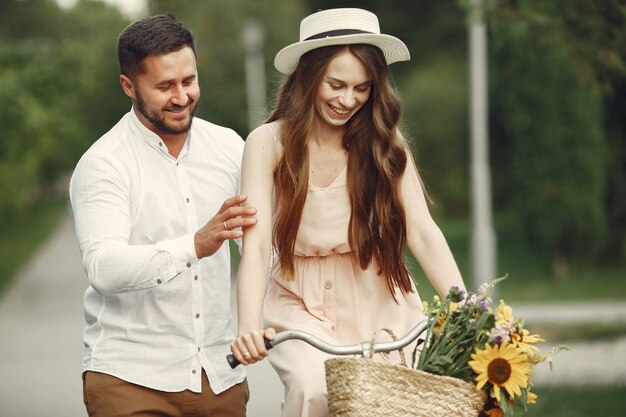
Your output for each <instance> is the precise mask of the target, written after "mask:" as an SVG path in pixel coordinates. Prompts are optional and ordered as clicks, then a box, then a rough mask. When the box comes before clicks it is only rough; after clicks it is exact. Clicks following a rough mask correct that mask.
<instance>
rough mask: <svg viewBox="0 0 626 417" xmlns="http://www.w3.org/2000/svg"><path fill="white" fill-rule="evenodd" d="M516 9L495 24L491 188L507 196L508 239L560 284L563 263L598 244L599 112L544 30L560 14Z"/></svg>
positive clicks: (565, 53) (602, 167)
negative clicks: (523, 246)
mask: <svg viewBox="0 0 626 417" xmlns="http://www.w3.org/2000/svg"><path fill="white" fill-rule="evenodd" d="M519 7H520V10H516V11H515V12H516V13H512V14H506V13H503V12H502V11H500V14H499V15H496V16H494V19H498V18H499V19H500V20H499V21H498V20H496V21H495V22H494V28H495V29H494V37H495V39H496V43H495V45H496V48H495V52H494V55H493V59H494V67H495V68H496V69H495V71H494V73H495V75H496V76H495V79H494V84H493V92H494V96H495V99H494V102H495V104H494V106H493V111H494V124H495V125H496V127H495V131H496V132H498V134H497V135H494V136H495V137H494V142H495V143H494V144H493V146H494V147H495V148H496V151H495V152H494V154H495V155H497V156H498V159H497V161H496V164H497V169H496V171H497V172H498V173H501V174H502V178H501V179H500V180H499V181H498V182H497V186H498V188H499V191H500V192H499V194H501V195H506V196H507V197H506V199H504V201H502V203H504V204H503V206H504V207H503V208H504V209H505V210H508V211H511V212H512V213H514V215H511V216H509V217H507V218H509V219H517V220H518V222H519V223H518V224H517V227H516V228H513V230H514V231H515V232H517V233H519V234H521V235H522V236H523V237H524V238H526V240H527V241H528V243H529V244H530V246H531V247H533V248H535V250H537V251H539V252H544V253H547V254H549V255H550V257H551V258H552V261H553V263H552V264H553V272H554V274H555V275H556V276H563V275H566V272H567V265H568V264H569V263H570V262H571V261H573V260H581V259H593V255H596V254H597V253H598V252H599V250H600V249H601V248H602V247H603V244H604V242H605V239H606V231H607V216H606V206H605V202H606V174H607V173H606V162H607V152H606V151H607V136H606V132H605V128H604V125H603V102H602V97H601V94H600V93H599V90H597V89H594V88H592V87H591V86H590V85H589V83H586V82H585V78H584V77H582V76H581V73H580V72H579V71H578V70H577V65H576V63H577V61H576V59H575V56H574V55H573V54H572V51H573V50H575V46H568V45H567V44H565V43H564V42H563V39H564V37H563V36H562V33H563V32H561V31H560V30H558V29H559V28H562V27H561V26H559V24H558V19H557V18H555V20H551V18H552V17H553V16H558V15H559V12H560V9H559V10H557V9H556V8H555V6H554V5H553V4H550V5H546V3H544V2H532V1H529V2H525V3H524V6H519ZM506 10H507V12H511V10H510V9H506ZM524 17H527V18H524ZM555 22H556V23H555ZM537 26H539V27H537ZM539 28H541V29H545V30H539ZM585 62H587V61H585ZM508 226H509V228H511V226H512V225H511V224H510V223H509V224H508Z"/></svg>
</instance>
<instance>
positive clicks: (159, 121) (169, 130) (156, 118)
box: [137, 91, 196, 135]
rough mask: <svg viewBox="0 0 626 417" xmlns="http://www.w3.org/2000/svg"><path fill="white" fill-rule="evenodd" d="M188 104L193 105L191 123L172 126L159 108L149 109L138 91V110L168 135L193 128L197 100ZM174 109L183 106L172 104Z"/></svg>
mask: <svg viewBox="0 0 626 417" xmlns="http://www.w3.org/2000/svg"><path fill="white" fill-rule="evenodd" d="M187 106H194V107H192V110H191V114H190V116H189V123H187V125H186V126H182V127H172V126H169V125H167V124H166V123H165V118H163V117H162V116H161V114H160V113H159V112H158V111H157V110H153V109H149V108H147V107H146V104H145V101H144V100H143V99H142V98H141V94H139V92H138V91H137V110H139V113H141V114H142V115H143V117H145V118H146V119H147V120H148V121H149V122H150V123H152V125H153V126H154V127H155V128H156V129H157V130H158V131H159V132H161V133H165V134H167V135H178V134H181V133H186V132H189V129H191V122H192V121H193V117H194V114H195V113H196V108H195V102H191V103H189V104H188V105H187ZM170 107H171V108H173V109H177V108H183V106H175V105H172V106H170Z"/></svg>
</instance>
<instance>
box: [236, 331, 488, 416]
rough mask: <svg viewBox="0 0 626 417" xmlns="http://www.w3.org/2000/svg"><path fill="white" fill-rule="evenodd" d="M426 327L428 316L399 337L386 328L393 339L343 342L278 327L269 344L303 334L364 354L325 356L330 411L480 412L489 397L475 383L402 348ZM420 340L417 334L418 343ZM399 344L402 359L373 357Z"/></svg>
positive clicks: (315, 342) (328, 348)
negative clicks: (423, 364) (430, 369)
mask: <svg viewBox="0 0 626 417" xmlns="http://www.w3.org/2000/svg"><path fill="white" fill-rule="evenodd" d="M427 327H428V321H427V320H424V321H422V322H420V323H418V324H417V325H416V326H415V327H413V329H411V330H410V331H409V332H408V333H407V334H406V335H404V336H403V337H402V338H400V339H396V338H395V336H394V335H393V333H392V332H390V331H388V333H390V335H391V336H392V337H393V338H394V341H393V342H380V343H379V342H376V340H375V339H376V335H377V334H378V331H377V332H376V333H375V334H374V336H373V337H372V340H371V341H363V342H361V343H359V344H354V345H342V346H340V345H333V344H330V343H327V342H324V341H323V340H321V339H319V338H317V337H315V336H313V335H311V334H309V333H306V332H302V331H298V330H286V331H282V332H280V333H278V334H277V335H276V336H275V337H274V339H273V340H271V341H266V344H265V345H266V348H267V349H271V348H272V347H274V346H276V345H278V344H280V343H283V342H285V341H287V340H302V341H304V342H306V343H308V344H309V345H311V346H313V347H315V348H317V349H319V350H321V351H323V352H326V353H329V354H331V355H337V356H347V355H359V354H360V355H361V358H338V357H337V358H330V359H328V360H326V362H325V364H324V366H325V372H326V383H327V388H328V408H329V415H330V416H344V417H355V416H359V417H374V416H376V417H381V416H388V417H391V416H393V417H396V416H400V415H401V416H412V417H444V416H446V417H447V416H450V415H456V416H462V417H470V416H472V417H473V416H476V415H478V413H479V411H480V410H482V408H483V405H484V402H485V397H484V395H483V394H484V393H479V392H477V391H476V389H475V386H474V385H473V384H471V383H469V382H466V381H462V380H460V379H457V378H451V377H447V376H440V375H434V374H430V373H427V372H423V371H420V370H417V369H413V368H411V367H410V366H408V365H407V363H406V359H405V358H404V354H403V351H402V348H404V347H406V346H408V345H409V344H411V343H412V342H414V341H415V340H416V339H417V338H418V337H419V336H420V335H421V334H422V333H424V332H425V331H426V329H427ZM381 330H385V329H381ZM422 342H423V340H419V341H418V342H417V346H419V345H420V344H421V343H422ZM396 350H398V351H399V352H400V353H401V355H400V356H401V364H392V363H387V362H378V361H374V360H371V359H372V357H373V355H374V354H375V353H388V352H392V351H396ZM363 358H365V359H363ZM227 359H228V362H229V364H230V366H231V367H232V368H234V367H236V366H238V365H239V362H238V361H237V360H236V359H235V358H234V357H233V355H232V354H229V355H227Z"/></svg>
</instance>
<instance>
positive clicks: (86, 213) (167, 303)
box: [70, 15, 256, 417]
mask: <svg viewBox="0 0 626 417" xmlns="http://www.w3.org/2000/svg"><path fill="white" fill-rule="evenodd" d="M118 59H119V64H120V69H121V75H120V83H121V86H122V89H123V90H124V92H125V93H126V95H128V96H129V97H130V98H131V100H132V104H133V106H132V109H131V111H130V112H129V113H127V114H126V115H124V116H123V117H122V118H121V120H120V121H119V122H118V123H117V124H116V125H115V126H114V127H113V128H112V129H111V130H110V131H109V132H107V133H106V134H105V135H103V136H102V137H101V138H100V139H98V141H96V142H95V143H94V144H93V146H91V148H90V149H89V150H88V151H87V152H86V153H85V154H84V155H83V157H82V158H81V159H80V161H79V162H78V164H77V166H76V170H75V172H74V175H73V176H72V181H71V184H70V195H71V202H72V208H73V211H74V216H75V224H76V234H77V237H78V242H79V246H80V250H81V254H82V258H83V266H84V268H85V271H86V272H87V276H88V278H89V283H90V286H89V288H88V289H87V290H86V292H85V297H84V309H85V319H86V327H85V331H84V343H85V355H84V358H83V370H84V373H83V386H84V401H85V405H86V408H87V411H88V413H89V415H90V416H106V417H115V416H120V417H121V416H130V415H133V416H134V415H142V416H156V415H158V416H191V415H193V416H209V415H210V416H244V415H245V407H246V403H247V400H248V396H249V394H248V386H247V383H246V381H245V375H244V373H243V371H242V370H241V369H240V368H241V367H240V368H239V369H237V370H231V369H230V367H229V366H228V363H227V362H226V360H225V357H226V354H227V353H229V352H230V348H229V346H230V343H231V341H232V340H233V335H232V332H231V330H230V308H229V302H230V295H229V293H230V254H229V246H228V244H224V241H226V240H228V239H237V238H240V237H241V236H242V231H241V228H243V227H248V226H252V225H253V224H255V223H256V218H255V216H254V214H255V210H254V209H253V208H245V207H242V206H241V203H243V202H244V201H245V199H246V198H245V197H244V196H235V195H236V194H237V187H238V181H239V167H240V161H241V155H242V150H243V140H242V139H241V137H240V136H238V135H237V134H236V133H235V132H234V131H232V130H230V129H226V128H223V127H220V126H216V125H214V124H211V123H209V122H207V121H204V120H201V119H198V118H194V111H195V110H196V106H197V103H198V100H199V98H200V89H199V86H198V75H197V69H196V55H195V44H194V39H193V36H192V34H191V32H190V31H189V29H188V28H187V27H185V26H184V25H183V24H181V23H180V22H178V21H176V19H175V18H174V17H173V16H171V15H159V16H152V17H148V18H145V19H142V20H139V21H137V22H135V23H133V24H131V25H130V26H128V27H127V28H126V29H125V30H124V31H123V32H122V34H121V35H120V37H119V40H118ZM232 196H235V197H232Z"/></svg>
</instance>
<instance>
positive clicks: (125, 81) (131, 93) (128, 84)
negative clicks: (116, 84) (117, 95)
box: [120, 74, 135, 100]
mask: <svg viewBox="0 0 626 417" xmlns="http://www.w3.org/2000/svg"><path fill="white" fill-rule="evenodd" d="M120 85H121V86H122V90H124V93H126V95H127V96H128V97H130V98H132V99H133V100H134V99H135V85H134V84H133V82H132V81H131V79H130V78H128V77H127V76H125V75H124V74H122V75H120Z"/></svg>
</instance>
